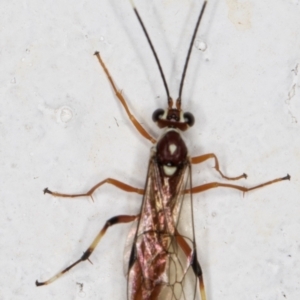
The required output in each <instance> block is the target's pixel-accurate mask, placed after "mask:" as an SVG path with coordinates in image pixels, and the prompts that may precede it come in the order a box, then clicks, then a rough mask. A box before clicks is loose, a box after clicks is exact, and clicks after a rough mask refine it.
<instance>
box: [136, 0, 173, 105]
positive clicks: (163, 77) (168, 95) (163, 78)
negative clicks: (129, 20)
mask: <svg viewBox="0 0 300 300" xmlns="http://www.w3.org/2000/svg"><path fill="white" fill-rule="evenodd" d="M130 2H131V4H132V7H133V10H134V12H135V14H136V16H137V18H138V20H139V22H140V24H141V26H142V28H143V31H144V33H145V35H146V38H147V40H148V43H149V45H150V47H151V50H152V53H153V55H154V57H155V60H156V63H157V66H158V69H159V72H160V75H161V78H162V80H163V82H164V86H165V90H166V93H167V97H168V104H169V106H172V102H173V101H172V99H171V97H170V93H169V89H168V85H167V82H166V78H165V75H164V72H163V70H162V67H161V65H160V61H159V59H158V56H157V54H156V52H155V49H154V47H153V45H152V42H151V40H150V37H149V35H148V32H147V30H146V28H145V26H144V23H143V21H142V19H141V17H140V15H139V13H138V11H137V9H136V7H135V5H134V3H133V0H130Z"/></svg>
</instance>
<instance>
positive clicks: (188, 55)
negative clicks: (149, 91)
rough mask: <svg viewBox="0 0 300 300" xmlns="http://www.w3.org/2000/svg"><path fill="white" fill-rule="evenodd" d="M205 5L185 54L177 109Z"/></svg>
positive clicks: (204, 4)
mask: <svg viewBox="0 0 300 300" xmlns="http://www.w3.org/2000/svg"><path fill="white" fill-rule="evenodd" d="M206 4H207V1H205V2H204V3H203V5H202V8H201V12H200V14H199V17H198V20H197V24H196V26H195V29H194V33H193V37H192V39H191V42H190V47H189V51H188V54H187V57H186V60H185V64H184V68H183V72H182V77H181V82H180V86H179V96H178V99H177V102H178V104H179V107H180V105H181V94H182V89H183V83H184V79H185V75H186V70H187V67H188V64H189V60H190V56H191V52H192V47H193V44H194V41H195V37H196V34H197V31H198V28H199V25H200V22H201V19H202V16H203V13H204V10H205V7H206Z"/></svg>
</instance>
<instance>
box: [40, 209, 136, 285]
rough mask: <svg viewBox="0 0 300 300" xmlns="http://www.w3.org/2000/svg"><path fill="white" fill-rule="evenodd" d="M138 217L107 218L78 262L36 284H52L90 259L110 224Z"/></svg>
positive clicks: (129, 220)
mask: <svg viewBox="0 0 300 300" xmlns="http://www.w3.org/2000/svg"><path fill="white" fill-rule="evenodd" d="M138 217H139V215H136V216H128V215H120V216H115V217H113V218H111V219H109V220H107V221H106V223H105V225H104V226H103V228H102V229H101V231H100V232H99V233H98V235H97V236H96V238H95V239H94V241H93V242H92V244H91V245H90V247H89V248H88V249H87V250H86V251H85V252H84V253H83V255H82V256H81V258H80V259H78V260H77V261H76V262H74V263H73V264H71V265H70V266H69V267H67V268H66V269H64V270H63V271H61V272H59V273H58V274H56V275H55V276H53V277H51V278H50V279H48V280H47V281H43V282H39V281H36V282H35V284H36V286H41V285H47V284H50V283H52V282H53V281H55V280H56V279H58V278H59V277H61V276H62V275H63V274H64V273H66V272H68V271H69V270H70V269H72V268H73V267H75V266H76V265H77V264H79V263H80V262H82V261H84V260H89V257H90V255H91V254H92V253H93V251H94V250H95V248H96V247H97V245H98V243H99V242H100V240H101V238H102V237H103V235H104V234H105V233H106V230H107V229H108V228H109V227H110V226H113V225H116V224H120V223H129V222H132V221H134V220H135V219H136V218H138Z"/></svg>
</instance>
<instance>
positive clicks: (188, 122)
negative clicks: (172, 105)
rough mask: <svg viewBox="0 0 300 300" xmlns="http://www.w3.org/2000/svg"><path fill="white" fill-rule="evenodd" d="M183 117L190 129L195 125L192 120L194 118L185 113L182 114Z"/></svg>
mask: <svg viewBox="0 0 300 300" xmlns="http://www.w3.org/2000/svg"><path fill="white" fill-rule="evenodd" d="M183 117H184V120H185V122H186V123H187V124H188V125H189V126H190V127H192V126H193V125H194V124H195V118H194V116H193V115H192V114H191V113H189V112H186V113H184V114H183Z"/></svg>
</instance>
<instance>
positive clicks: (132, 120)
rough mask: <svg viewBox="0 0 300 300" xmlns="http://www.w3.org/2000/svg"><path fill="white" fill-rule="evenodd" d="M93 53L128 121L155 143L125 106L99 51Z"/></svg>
mask: <svg viewBox="0 0 300 300" xmlns="http://www.w3.org/2000/svg"><path fill="white" fill-rule="evenodd" d="M95 55H96V57H97V58H98V61H99V63H100V65H101V67H102V68H103V70H104V72H105V74H106V76H107V78H108V80H109V82H110V84H111V86H112V88H113V90H114V92H115V94H116V96H117V97H118V99H119V100H120V102H121V104H122V105H123V107H124V108H125V111H126V113H127V115H128V117H129V119H130V121H131V122H132V123H133V125H134V126H135V128H136V129H137V130H138V132H139V133H140V134H141V135H142V136H143V137H144V138H146V139H147V140H149V141H150V142H151V143H153V144H155V143H156V140H155V139H154V138H153V137H152V136H151V135H150V134H149V133H148V132H147V131H146V130H145V129H144V127H143V126H142V125H141V124H140V123H139V122H138V121H137V119H136V118H135V116H134V115H132V114H131V112H130V110H129V108H128V106H127V103H126V100H125V99H124V97H123V95H122V92H121V91H120V90H118V89H117V87H116V85H115V83H114V81H113V79H112V77H111V75H110V73H109V71H108V69H107V67H106V65H105V64H104V62H103V60H102V58H101V56H100V53H99V52H98V51H96V52H95Z"/></svg>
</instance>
